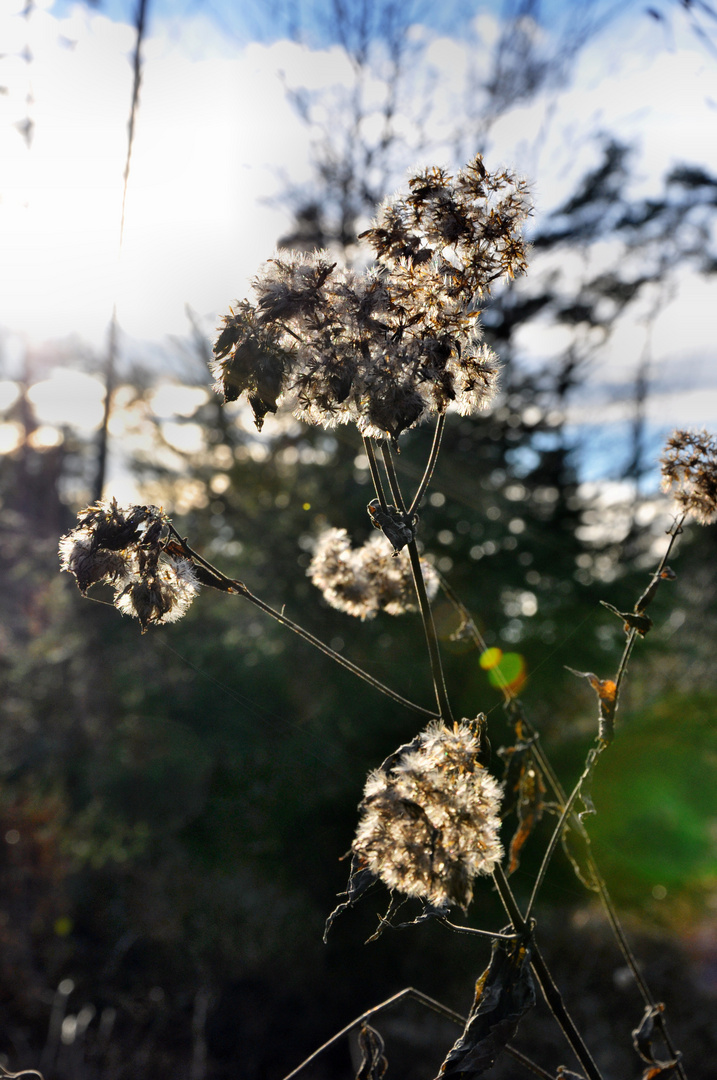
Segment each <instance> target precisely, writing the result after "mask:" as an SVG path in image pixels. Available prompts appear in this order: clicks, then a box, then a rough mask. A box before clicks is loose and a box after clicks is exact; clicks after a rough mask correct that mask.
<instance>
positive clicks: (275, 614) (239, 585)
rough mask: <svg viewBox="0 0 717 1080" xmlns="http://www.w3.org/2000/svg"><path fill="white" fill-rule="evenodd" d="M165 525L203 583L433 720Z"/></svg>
mask: <svg viewBox="0 0 717 1080" xmlns="http://www.w3.org/2000/svg"><path fill="white" fill-rule="evenodd" d="M169 527H170V530H171V532H172V535H173V536H174V538H175V539H176V541H177V542H178V544H179V545H181V549H182V552H183V554H184V555H186V556H187V557H188V558H190V559H191V560H192V561H193V562H194V563H195V564H197V565H198V566H201V567H202V570H203V571H205V572H206V577H204V575H203V577H202V581H203V584H205V585H208V586H209V587H210V588H215V589H219V590H220V591H221V592H226V593H238V594H239V595H240V596H243V597H244V599H245V600H248V601H249V603H251V604H254V606H255V607H258V608H259V610H260V611H263V612H264V613H265V614H266V615H270V616H271V617H272V619H276V621H277V622H278V623H281V625H282V626H285V627H287V629H289V630H293V631H294V633H295V634H298V635H299V637H300V638H303V639H304V641H308V642H309V644H311V645H313V646H314V648H316V649H318V650H319V651H320V652H322V653H323V654H324V655H325V656H328V657H330V658H331V659H332V660H335V661H336V663H337V664H341V666H342V667H345V668H346V669H347V670H348V671H350V672H352V673H353V674H354V675H357V676H358V677H359V678H360V679H363V681H364V682H366V683H368V684H369V686H373V688H374V689H375V690H378V691H380V693H382V694H385V695H386V697H389V698H391V699H392V700H393V701H396V702H398V704H399V705H403V706H405V707H406V708H407V709H411V710H412V711H413V712H417V713H421V715H423V716H428V717H430V718H431V719H434V720H435V719H437V714H436V713H434V712H431V710H430V709H424V708H423V706H422V705H416V703H415V702H413V701H409V700H408V698H405V697H403V695H402V694H399V693H398V692H397V691H396V690H392V689H391V688H390V687H389V686H385V685H384V683H382V682H380V681H379V680H378V679H375V678H374V677H373V675H369V673H368V672H367V671H364V670H363V668H360V667H358V665H357V664H354V663H352V662H351V660H347V659H346V657H345V656H342V655H341V653H338V652H336V650H335V649H332V648H331V647H330V646H329V645H327V644H326V643H325V642H323V641H321V640H320V639H319V638H317V637H314V635H313V634H311V633H310V632H309V631H308V630H304V628H303V626H299V624H298V623H295V622H293V620H292V619H288V618H287V617H286V615H283V614H282V613H281V612H280V611H276V610H275V609H274V608H273V607H270V606H269V604H266V603H265V602H264V601H263V600H260V599H259V597H258V596H255V595H254V594H253V593H252V592H251V591H250V590H249V589H248V588H247V586H246V585H245V584H244V582H242V581H236V580H234V579H233V578H228V577H227V576H226V575H225V574H223V573H222V572H221V570H217V568H216V567H215V566H212V564H211V563H209V562H207V560H206V559H203V558H202V556H201V555H199V554H198V552H196V551H193V550H192V548H190V547H189V545H188V543H187V541H186V539H184V538H183V537H182V536H180V535H179V533H178V532H177V531H176V529H175V528H174V526H173V525H170V526H169Z"/></svg>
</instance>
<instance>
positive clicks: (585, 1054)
mask: <svg viewBox="0 0 717 1080" xmlns="http://www.w3.org/2000/svg"><path fill="white" fill-rule="evenodd" d="M493 881H494V882H495V887H496V889H497V890H498V894H499V896H500V898H501V900H502V902H503V906H504V907H505V910H506V912H507V913H508V918H509V919H510V921H511V923H512V925H513V928H514V930H515V931H516V933H517V934H519V935H521V936H522V937H524V938H525V939H526V941H527V940H528V939H529V938H530V937H531V936H532V932H533V924H532V922H527V921H526V919H524V917H523V916H522V915H521V913H520V908H519V907H518V904H517V901H516V899H515V897H514V896H513V892H512V890H511V887H510V885H509V884H508V879H507V878H506V876H505V873H504V872H503V868H502V866H500V865H498V866H496V868H495V870H494V871H493ZM530 949H531V953H530V957H531V959H530V963H531V967H532V969H533V974H534V975H535V977H536V979H537V980H538V984H539V985H540V989H541V990H542V992H543V997H544V998H545V1000H546V1002H547V1003H548V1006H549V1008H550V1010H551V1012H552V1014H553V1016H554V1017H555V1019H556V1021H557V1023H558V1025H559V1027H560V1029H561V1031H562V1032H563V1034H564V1035H565V1038H566V1039H567V1040H568V1042H569V1043H570V1046H571V1047H572V1050H573V1053H574V1054H575V1056H576V1058H577V1059H578V1061H579V1062H580V1065H581V1066H582V1068H583V1069H584V1070H585V1076H586V1077H587V1080H602V1076H601V1075H600V1070H599V1069H598V1067H597V1065H596V1064H595V1062H594V1061H593V1057H592V1054H591V1053H590V1051H589V1050H588V1048H587V1046H586V1045H585V1043H584V1042H583V1039H582V1036H581V1034H580V1032H579V1031H578V1029H577V1028H576V1026H575V1023H574V1021H573V1019H572V1017H571V1016H570V1013H569V1012H568V1010H567V1008H566V1005H565V1002H564V1001H563V998H562V994H561V993H560V991H559V990H558V988H557V986H556V985H555V983H554V981H553V977H552V975H551V974H550V971H549V970H548V966H547V964H546V963H545V960H544V959H543V957H542V955H541V953H540V952H539V950H538V947H537V945H536V944H535V942H534V941H531V945H530Z"/></svg>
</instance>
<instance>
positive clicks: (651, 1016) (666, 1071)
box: [632, 1002, 680, 1080]
mask: <svg viewBox="0 0 717 1080" xmlns="http://www.w3.org/2000/svg"><path fill="white" fill-rule="evenodd" d="M664 1011H665V1006H664V1005H663V1004H662V1003H661V1002H658V1003H657V1005H647V1006H645V1012H644V1013H643V1016H642V1020H641V1021H640V1024H639V1026H638V1027H636V1028H635V1030H634V1031H633V1033H632V1044H633V1046H634V1047H635V1049H636V1050H637V1052H638V1054H639V1055H640V1057H641V1058H642V1060H643V1061H645V1062H647V1064H648V1068H647V1069H645V1071H644V1072H643V1074H642V1080H658V1078H663V1080H667V1077H668V1076H670V1075H671V1074H672V1073H673V1071H674V1070H675V1069H676V1068H677V1065H678V1063H679V1060H680V1055H679V1054H678V1055H677V1057H676V1058H674V1059H673V1060H672V1061H660V1060H659V1059H658V1058H656V1057H655V1054H654V1051H653V1049H652V1040H653V1039H654V1037H655V1021H656V1020H657V1018H658V1017H659V1016H660V1015H661V1014H662V1013H663V1012H664Z"/></svg>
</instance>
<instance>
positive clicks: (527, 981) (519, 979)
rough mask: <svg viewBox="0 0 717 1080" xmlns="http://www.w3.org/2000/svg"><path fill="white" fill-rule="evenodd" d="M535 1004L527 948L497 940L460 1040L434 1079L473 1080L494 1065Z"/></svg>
mask: <svg viewBox="0 0 717 1080" xmlns="http://www.w3.org/2000/svg"><path fill="white" fill-rule="evenodd" d="M534 1004H535V983H534V981H533V973H532V971H531V968H530V947H529V946H527V945H525V944H523V943H521V942H519V941H510V942H506V941H503V940H502V939H496V940H494V942H493V950H492V953H491V958H490V963H489V965H488V967H487V968H486V970H485V971H484V972H483V974H482V975H481V977H480V979H479V980H478V982H477V983H476V995H475V1000H474V1003H473V1008H472V1009H471V1013H470V1016H469V1017H468V1022H467V1024H466V1026H465V1030H464V1032H463V1034H462V1035H461V1037H460V1039H459V1040H458V1041H457V1042H456V1044H455V1045H454V1046H453V1048H452V1049H451V1051H450V1053H449V1054H448V1057H447V1058H446V1060H445V1061H444V1062H443V1064H442V1065H441V1069H440V1072H439V1073H438V1076H437V1077H436V1080H476V1078H477V1077H479V1076H483V1075H484V1073H485V1072H487V1070H488V1069H490V1067H491V1066H492V1065H493V1063H494V1061H495V1059H496V1058H497V1057H498V1055H499V1054H500V1052H501V1050H503V1048H504V1047H505V1045H506V1043H508V1042H509V1040H510V1039H511V1038H512V1037H513V1035H514V1034H515V1031H516V1029H517V1027H518V1024H519V1023H520V1021H521V1019H522V1017H523V1016H524V1014H525V1013H526V1012H527V1011H528V1009H531V1008H532V1007H533V1005H534Z"/></svg>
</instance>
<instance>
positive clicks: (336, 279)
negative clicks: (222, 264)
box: [214, 155, 529, 440]
mask: <svg viewBox="0 0 717 1080" xmlns="http://www.w3.org/2000/svg"><path fill="white" fill-rule="evenodd" d="M408 187H409V192H408V194H400V195H397V196H394V197H393V198H391V199H389V200H387V201H386V202H385V203H384V205H383V206H382V207H381V209H380V210H379V213H378V216H377V218H376V221H375V222H374V224H373V227H372V228H371V229H369V230H368V231H367V232H365V233H363V234H362V236H363V238H364V239H366V240H367V242H368V243H369V244H370V246H371V247H372V248H373V249H374V253H375V258H376V263H375V266H374V267H372V268H370V269H369V270H367V271H366V272H365V273H362V274H358V273H355V272H354V271H352V270H348V269H345V268H341V267H337V264H336V262H335V261H333V260H332V259H331V257H330V256H329V255H328V254H327V253H326V252H314V253H313V254H311V255H304V254H297V253H289V254H278V255H277V256H276V257H275V258H273V259H270V260H269V262H268V263H266V264H265V266H264V267H263V268H262V270H261V271H260V272H259V274H258V275H257V277H256V278H255V280H254V282H253V287H254V294H255V301H254V302H253V303H252V302H250V301H243V302H242V303H240V304H238V305H237V306H236V308H235V309H232V310H231V312H230V314H229V315H228V316H226V317H225V319H224V323H223V327H222V329H221V332H220V333H219V336H218V338H217V341H216V343H215V346H214V355H215V367H214V371H215V375H216V378H217V388H218V389H220V390H221V391H222V392H223V393H224V397H225V399H226V400H227V401H233V400H235V399H236V398H237V397H239V396H240V395H241V394H243V393H246V394H247V396H248V399H249V401H250V403H251V405H252V408H253V410H254V417H255V421H256V424H257V427H259V428H260V427H261V425H262V423H263V420H264V417H265V416H266V414H267V413H268V412H276V409H277V407H278V401H279V399H280V398H281V397H282V396H283V395H287V396H289V397H290V398H291V399H292V403H293V407H294V411H295V415H297V416H298V417H300V418H301V419H303V420H306V421H308V422H310V423H315V424H321V425H323V426H325V427H331V426H333V425H335V424H343V423H347V422H349V421H353V422H354V423H356V424H357V426H358V427H359V429H360V431H361V432H362V433H363V434H365V435H371V436H374V437H376V438H385V437H386V436H388V437H390V438H391V439H394V440H395V439H396V438H397V437H398V436H399V435H400V434H401V432H402V431H404V430H405V429H406V428H410V427H413V426H414V425H415V424H418V423H420V421H421V420H424V419H426V418H427V417H428V416H429V415H431V414H442V413H444V412H445V411H446V409H447V408H448V406H449V405H450V404H451V403H454V404H455V406H456V407H457V409H458V410H459V411H460V412H461V413H462V414H464V415H465V414H468V413H471V412H473V411H475V410H476V409H481V408H484V407H485V406H486V405H487V404H488V403H489V401H490V400H491V398H492V397H493V395H494V393H495V389H496V381H497V361H496V357H495V356H494V354H493V353H492V352H491V350H490V349H489V348H488V347H487V346H486V345H484V344H481V340H480V339H481V333H480V327H479V324H478V317H479V314H480V311H479V308H478V304H479V303H480V302H481V301H482V300H483V299H484V298H485V297H486V296H487V295H488V294H489V292H490V289H491V285H492V283H493V282H494V281H495V280H496V279H497V278H499V277H503V276H505V277H513V276H514V275H515V274H518V273H522V272H523V271H524V269H525V265H526V261H525V246H524V243H523V240H522V236H521V232H520V230H521V227H522V224H523V221H524V220H525V217H526V216H527V214H528V212H529V203H528V194H527V188H526V185H525V183H524V182H523V181H521V180H517V179H516V178H515V177H513V176H512V175H510V174H509V173H506V172H500V173H493V174H491V173H488V172H487V171H486V169H485V167H484V165H483V162H482V159H481V157H480V155H479V156H478V157H477V158H475V160H474V161H473V162H471V164H470V165H468V166H467V167H466V168H465V169H463V170H461V171H460V172H459V173H458V174H457V176H455V177H452V176H450V175H449V174H448V173H446V172H445V171H444V170H442V169H431V170H427V171H425V172H423V173H420V174H418V175H416V176H413V177H411V179H410V180H409V182H408Z"/></svg>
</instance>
